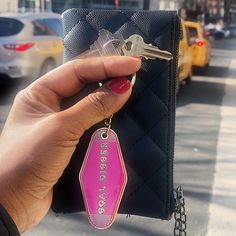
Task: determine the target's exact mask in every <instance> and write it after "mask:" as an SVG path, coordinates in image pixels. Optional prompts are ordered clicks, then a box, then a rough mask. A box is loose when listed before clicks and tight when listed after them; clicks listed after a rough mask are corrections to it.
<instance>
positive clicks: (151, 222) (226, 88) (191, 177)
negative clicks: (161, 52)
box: [0, 40, 236, 236]
mask: <svg viewBox="0 0 236 236" xmlns="http://www.w3.org/2000/svg"><path fill="white" fill-rule="evenodd" d="M235 46H236V40H221V41H216V42H214V47H215V48H214V50H213V52H212V61H211V64H210V67H209V68H207V69H206V70H204V71H203V72H199V74H198V75H196V76H194V77H193V81H192V83H191V84H189V85H184V86H182V87H181V88H180V91H179V94H178V97H177V114H176V148H175V186H176V187H177V186H179V185H181V186H182V187H183V189H184V195H185V201H186V211H187V235H190V236H198V235H199V236H205V235H207V236H213V235H214V236H217V235H220V236H225V235H227V236H231V235H232V236H234V235H236V233H235V232H236V213H235V209H236V181H235V177H236V160H235V153H236V146H235V140H236V122H235V117H236V48H235ZM13 91H14V89H12V93H13ZM1 93H2V94H1V95H0V123H1V125H3V123H4V120H5V118H6V115H7V112H8V111H9V107H10V104H11V102H12V100H13V96H10V97H9V96H7V94H8V93H9V91H6V90H4V91H2V92H1ZM0 128H1V126H0ZM144 201H145V199H144ZM173 227H174V220H173V219H172V220H171V221H169V222H166V221H161V220H157V219H150V218H145V217H137V216H132V215H131V217H129V218H126V216H122V215H119V216H118V217H117V220H116V221H115V223H114V225H113V226H112V227H111V228H110V229H107V230H102V231H101V230H95V229H93V228H92V227H91V226H90V225H89V224H88V222H87V219H86V215H85V214H84V213H79V214H68V215H55V214H54V213H53V212H52V211H50V212H49V213H48V215H47V216H46V217H45V218H44V220H43V221H42V222H41V223H40V224H39V225H38V226H36V227H35V228H34V229H32V230H30V231H28V232H27V233H25V234H24V236H49V235H50V236H51V235H53V234H54V235H57V236H66V235H69V236H75V235H76V236H90V235H91V236H92V235H98V236H99V235H102V236H108V235H109V236H116V235H119V236H132V235H137V236H143V235H145V236H146V235H147V236H154V235H155V236H156V235H161V236H167V235H172V234H173Z"/></svg>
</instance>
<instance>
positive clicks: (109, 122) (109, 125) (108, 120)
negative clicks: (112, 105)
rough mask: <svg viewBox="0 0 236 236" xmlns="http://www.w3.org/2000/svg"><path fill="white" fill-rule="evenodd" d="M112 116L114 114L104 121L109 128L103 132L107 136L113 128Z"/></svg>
mask: <svg viewBox="0 0 236 236" xmlns="http://www.w3.org/2000/svg"><path fill="white" fill-rule="evenodd" d="M112 117H113V114H112V115H111V116H110V118H109V119H105V121H104V123H105V126H106V127H107V130H106V131H105V133H103V135H105V137H107V136H108V133H109V131H110V129H111V121H112Z"/></svg>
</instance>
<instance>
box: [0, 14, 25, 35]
mask: <svg viewBox="0 0 236 236" xmlns="http://www.w3.org/2000/svg"><path fill="white" fill-rule="evenodd" d="M23 27H24V24H23V23H22V22H20V21H18V20H16V19H11V18H6V17H0V37H4V36H11V35H15V34H18V33H19V32H20V31H21V30H22V29H23Z"/></svg>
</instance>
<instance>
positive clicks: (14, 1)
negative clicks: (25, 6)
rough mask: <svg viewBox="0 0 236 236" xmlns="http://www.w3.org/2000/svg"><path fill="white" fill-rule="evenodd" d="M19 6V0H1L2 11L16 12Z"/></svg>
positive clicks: (0, 8)
mask: <svg viewBox="0 0 236 236" xmlns="http://www.w3.org/2000/svg"><path fill="white" fill-rule="evenodd" d="M17 8H18V0H4V1H0V12H15V11H17Z"/></svg>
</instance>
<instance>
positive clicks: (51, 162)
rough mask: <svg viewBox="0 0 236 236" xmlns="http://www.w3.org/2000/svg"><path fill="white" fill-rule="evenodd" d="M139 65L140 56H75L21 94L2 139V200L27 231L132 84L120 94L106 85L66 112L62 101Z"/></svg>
mask: <svg viewBox="0 0 236 236" xmlns="http://www.w3.org/2000/svg"><path fill="white" fill-rule="evenodd" d="M139 69H140V59H138V58H132V57H104V58H93V59H83V60H74V61H72V62H69V63H66V64H64V65H62V66H60V67H58V68H57V69H55V70H53V71H51V72H50V73H48V74H46V75H44V76H43V77H41V78H40V79H38V80H36V81H35V82H34V83H32V84H31V85H30V86H29V87H27V88H26V89H24V90H22V91H21V92H19V93H18V94H17V96H16V98H15V101H14V103H13V106H12V109H11V111H10V113H9V116H8V119H7V121H6V124H5V127H4V129H3V131H2V134H1V137H0V150H1V152H0V166H1V167H2V168H1V172H0V203H1V204H2V205H3V206H4V207H5V209H6V210H7V211H8V213H9V214H10V215H11V217H12V218H13V220H14V222H15V223H16V225H17V227H18V229H19V231H20V232H21V233H22V232H24V231H26V230H27V229H29V228H30V227H32V226H34V225H36V224H37V223H38V222H39V221H40V220H41V219H42V218H43V217H44V216H45V215H46V213H47V211H48V209H49V208H50V205H51V202H52V195H53V191H52V189H53V186H54V185H55V184H56V182H57V181H58V179H59V178H60V176H61V175H62V173H63V171H64V169H65V168H66V166H67V165H68V163H69V161H70V158H71V156H72V154H73V152H74V150H75V148H76V145H77V144H78V142H79V139H80V137H81V136H82V134H83V133H84V131H85V130H87V129H88V128H90V127H91V126H93V125H94V124H96V123H98V122H100V121H102V120H104V119H105V118H108V117H110V115H111V114H113V113H115V112H117V111H118V110H119V109H120V108H121V107H122V106H123V105H124V104H125V103H126V101H127V100H128V98H129V96H130V94H131V90H132V88H131V87H130V89H128V90H127V91H125V92H123V93H121V94H118V93H114V92H112V90H111V89H109V86H108V85H107V84H105V85H103V86H102V87H101V88H99V89H98V90H96V91H94V92H93V93H91V94H89V95H88V96H87V97H85V98H83V99H82V100H80V101H79V102H78V103H76V104H75V105H73V106H71V107H69V108H68V109H66V110H64V111H61V110H60V103H61V101H62V99H63V98H66V97H70V96H72V95H74V94H77V93H78V92H79V91H80V90H81V89H82V88H83V87H84V86H86V84H88V83H92V82H96V81H101V80H104V79H107V78H115V79H117V77H121V76H128V75H131V74H133V73H135V72H136V71H138V70H139Z"/></svg>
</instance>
